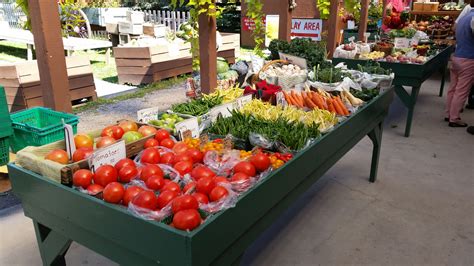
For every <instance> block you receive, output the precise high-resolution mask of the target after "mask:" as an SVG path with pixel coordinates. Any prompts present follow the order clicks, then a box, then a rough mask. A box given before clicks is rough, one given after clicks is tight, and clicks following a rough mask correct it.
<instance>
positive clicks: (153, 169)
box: [140, 164, 165, 182]
mask: <svg viewBox="0 0 474 266" xmlns="http://www.w3.org/2000/svg"><path fill="white" fill-rule="evenodd" d="M152 175H156V176H159V177H164V176H165V173H163V170H161V168H160V167H159V166H158V165H156V164H148V165H145V166H144V167H143V168H142V173H141V175H140V179H141V180H143V181H145V182H146V180H147V179H148V178H149V177H150V176H152Z"/></svg>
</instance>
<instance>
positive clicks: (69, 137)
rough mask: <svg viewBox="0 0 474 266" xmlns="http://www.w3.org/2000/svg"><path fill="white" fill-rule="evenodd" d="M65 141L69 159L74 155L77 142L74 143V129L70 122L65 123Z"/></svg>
mask: <svg viewBox="0 0 474 266" xmlns="http://www.w3.org/2000/svg"><path fill="white" fill-rule="evenodd" d="M63 126H64V141H65V142H66V151H67V155H68V157H69V159H72V155H73V154H74V152H75V151H76V144H75V143H74V131H73V130H72V126H71V125H69V124H66V123H64V120H63Z"/></svg>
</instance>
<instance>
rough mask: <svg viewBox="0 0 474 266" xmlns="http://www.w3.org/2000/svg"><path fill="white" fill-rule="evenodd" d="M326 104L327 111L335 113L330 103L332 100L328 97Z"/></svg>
mask: <svg viewBox="0 0 474 266" xmlns="http://www.w3.org/2000/svg"><path fill="white" fill-rule="evenodd" d="M326 104H327V106H328V109H327V110H328V111H329V112H331V113H336V109H335V108H334V105H333V104H332V101H331V99H329V98H326Z"/></svg>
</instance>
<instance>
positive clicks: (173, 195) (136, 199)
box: [73, 129, 271, 230]
mask: <svg viewBox="0 0 474 266" xmlns="http://www.w3.org/2000/svg"><path fill="white" fill-rule="evenodd" d="M205 156H206V154H204V153H202V152H201V151H200V150H199V149H197V148H190V147H189V146H188V145H187V144H186V143H184V142H177V143H176V142H175V141H174V140H173V139H171V137H170V134H169V132H168V131H166V130H164V129H160V130H157V131H156V132H155V137H154V138H153V139H149V140H147V142H146V144H145V149H144V150H143V152H142V153H141V154H140V155H139V156H138V157H137V158H136V159H135V161H134V160H131V159H128V158H125V159H122V160H120V161H119V162H117V164H115V165H114V166H112V165H102V166H100V167H99V168H98V169H97V170H96V171H95V173H92V172H91V171H90V170H87V169H81V170H78V171H76V172H75V173H74V175H73V185H74V186H75V187H78V188H82V189H83V191H84V192H87V193H88V194H90V195H93V196H96V197H99V198H102V199H103V200H104V201H106V202H109V203H113V204H122V205H124V206H128V208H129V209H130V208H138V209H139V210H140V211H141V212H166V211H168V212H169V215H172V219H171V221H172V222H171V223H170V225H171V226H173V227H175V228H177V229H180V230H193V229H194V228H196V227H198V226H199V225H200V224H201V223H202V222H203V221H202V218H201V214H200V212H199V210H204V211H207V212H210V213H212V212H213V210H216V206H218V208H217V210H222V209H224V207H222V206H224V205H222V203H224V202H226V201H228V200H230V199H231V198H232V197H236V195H238V193H240V192H242V191H245V190H246V189H248V188H249V187H250V185H249V184H251V181H252V180H254V179H256V178H257V177H258V175H259V174H260V173H262V172H265V171H267V170H268V169H269V168H270V166H271V162H270V158H269V157H268V155H266V154H264V153H261V152H257V153H255V154H254V155H252V156H251V157H250V158H248V160H247V161H240V162H238V163H236V164H235V165H234V166H233V168H232V171H230V172H229V174H228V175H227V176H219V175H217V172H218V171H216V169H214V170H213V169H211V168H210V167H209V166H206V165H205V163H204V158H205ZM242 187H244V189H242ZM211 205H212V206H211ZM210 206H211V207H210ZM209 210H211V211H209ZM167 217H170V216H167Z"/></svg>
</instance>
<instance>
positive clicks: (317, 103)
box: [311, 91, 323, 109]
mask: <svg viewBox="0 0 474 266" xmlns="http://www.w3.org/2000/svg"><path fill="white" fill-rule="evenodd" d="M316 94H317V93H316V92H314V91H313V92H311V99H312V100H313V102H314V103H315V104H316V106H317V107H318V108H319V109H323V103H322V102H321V101H320V99H319V98H318V97H317V96H316Z"/></svg>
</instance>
